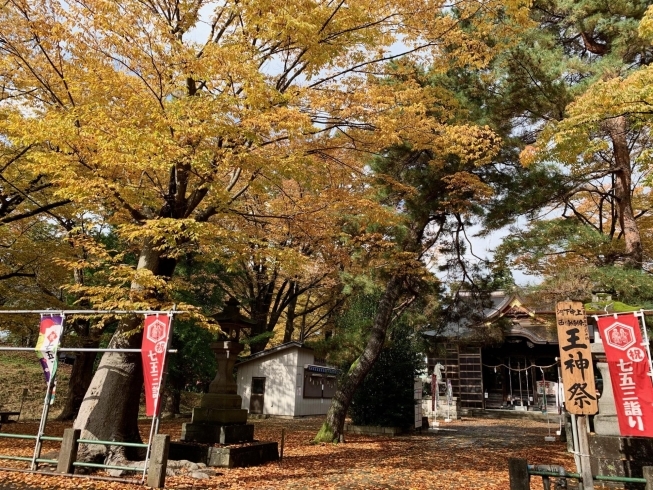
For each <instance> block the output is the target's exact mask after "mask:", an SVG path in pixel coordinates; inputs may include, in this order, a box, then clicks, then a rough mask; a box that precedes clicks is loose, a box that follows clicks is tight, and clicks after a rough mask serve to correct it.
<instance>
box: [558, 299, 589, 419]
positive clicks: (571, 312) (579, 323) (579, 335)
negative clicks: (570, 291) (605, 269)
mask: <svg viewBox="0 0 653 490" xmlns="http://www.w3.org/2000/svg"><path fill="white" fill-rule="evenodd" d="M556 324H557V327H558V343H559V344H560V367H561V369H562V384H563V385H564V396H565V408H566V409H567V412H569V413H573V414H575V415H593V414H595V413H597V412H598V409H599V407H598V401H597V397H596V388H595V384H594V367H593V366H592V353H591V351H590V339H589V331H588V329H587V318H586V317H585V309H584V308H583V304H582V303H581V302H580V301H561V302H559V303H558V304H557V305H556Z"/></svg>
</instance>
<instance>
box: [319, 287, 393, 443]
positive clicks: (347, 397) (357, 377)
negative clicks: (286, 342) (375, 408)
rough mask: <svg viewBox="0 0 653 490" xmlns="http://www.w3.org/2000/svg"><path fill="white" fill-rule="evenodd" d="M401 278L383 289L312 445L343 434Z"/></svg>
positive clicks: (379, 343)
mask: <svg viewBox="0 0 653 490" xmlns="http://www.w3.org/2000/svg"><path fill="white" fill-rule="evenodd" d="M403 282H404V277H403V276H402V275H395V276H393V277H392V278H391V279H390V280H389V281H388V284H387V286H386V289H385V292H384V293H383V297H382V298H381V302H380V303H379V309H378V310H377V313H376V316H375V318H374V324H373V325H372V330H371V331H370V334H369V337H368V340H367V344H366V345H365V349H364V350H363V353H362V354H361V355H360V357H359V358H358V359H357V360H356V362H354V364H353V365H352V367H351V369H350V370H349V372H348V373H347V375H346V376H345V377H344V379H343V380H342V381H341V383H340V386H339V387H338V391H336V394H335V395H334V397H333V399H332V401H331V407H330V408H329V411H328V412H327V415H326V420H325V421H324V424H322V428H321V429H320V431H319V432H318V434H317V435H316V436H315V442H332V441H338V440H339V439H340V436H341V434H342V433H343V429H344V425H345V417H346V416H347V410H348V409H349V405H350V404H351V400H352V398H353V396H354V393H355V391H356V389H357V388H358V386H359V385H360V383H361V382H362V381H363V380H364V379H365V376H367V373H368V372H369V371H370V369H371V368H372V366H373V365H374V362H376V359H377V357H378V356H379V353H380V352H381V349H382V348H383V344H384V342H385V337H386V332H387V331H388V327H389V326H390V322H391V320H392V315H393V310H394V307H395V305H396V304H397V301H398V299H399V296H400V295H401V292H402V284H403Z"/></svg>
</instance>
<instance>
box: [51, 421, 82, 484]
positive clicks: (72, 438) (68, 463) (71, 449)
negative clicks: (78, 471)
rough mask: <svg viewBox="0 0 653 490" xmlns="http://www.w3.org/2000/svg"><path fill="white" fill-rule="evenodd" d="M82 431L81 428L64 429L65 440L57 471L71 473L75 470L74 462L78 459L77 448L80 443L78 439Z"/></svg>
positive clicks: (62, 442)
mask: <svg viewBox="0 0 653 490" xmlns="http://www.w3.org/2000/svg"><path fill="white" fill-rule="evenodd" d="M80 434H81V431H80V430H79V429H65V430H64V431H63V441H61V449H60V450H59V458H58V462H57V472H58V473H67V474H71V473H72V472H73V463H74V462H75V460H76V459H77V449H78V447H79V444H78V443H77V439H79V436H80Z"/></svg>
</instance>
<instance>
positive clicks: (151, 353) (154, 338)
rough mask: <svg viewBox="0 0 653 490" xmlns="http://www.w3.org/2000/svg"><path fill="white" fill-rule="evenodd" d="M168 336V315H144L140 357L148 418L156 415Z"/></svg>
mask: <svg viewBox="0 0 653 490" xmlns="http://www.w3.org/2000/svg"><path fill="white" fill-rule="evenodd" d="M169 334H170V317H169V316H168V315H145V326H144V329H143V343H142V344H141V357H142V359H143V381H144V383H145V409H146V410H145V411H146V414H147V416H148V417H151V416H154V415H157V414H158V411H159V389H160V388H161V379H162V377H163V368H164V365H165V358H166V354H167V347H168V335H169Z"/></svg>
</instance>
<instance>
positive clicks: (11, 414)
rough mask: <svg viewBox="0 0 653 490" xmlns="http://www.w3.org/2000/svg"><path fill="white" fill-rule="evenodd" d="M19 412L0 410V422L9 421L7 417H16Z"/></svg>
mask: <svg viewBox="0 0 653 490" xmlns="http://www.w3.org/2000/svg"><path fill="white" fill-rule="evenodd" d="M19 415H20V412H0V423H2V424H4V423H6V422H9V417H18V416H19Z"/></svg>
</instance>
